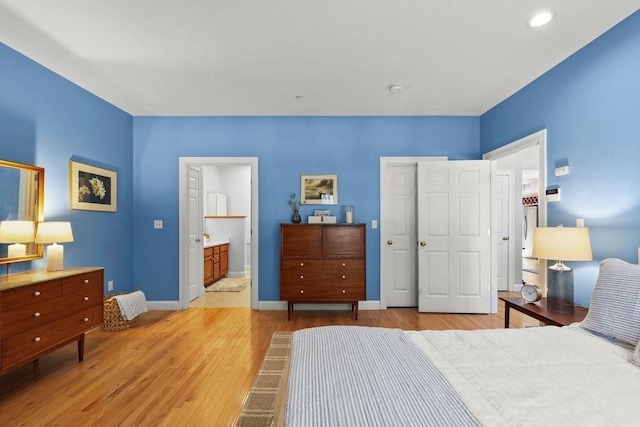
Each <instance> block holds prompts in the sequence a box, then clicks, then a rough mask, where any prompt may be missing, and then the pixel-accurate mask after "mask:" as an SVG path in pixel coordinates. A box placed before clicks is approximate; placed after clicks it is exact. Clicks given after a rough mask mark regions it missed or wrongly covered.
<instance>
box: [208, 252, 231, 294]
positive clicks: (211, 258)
mask: <svg viewBox="0 0 640 427" xmlns="http://www.w3.org/2000/svg"><path fill="white" fill-rule="evenodd" d="M228 272H229V244H228V243H224V244H221V245H215V246H209V247H207V248H204V286H205V287H206V286H209V285H211V284H212V283H214V282H216V281H218V280H220V279H222V278H223V277H224V276H226V275H227V273H228Z"/></svg>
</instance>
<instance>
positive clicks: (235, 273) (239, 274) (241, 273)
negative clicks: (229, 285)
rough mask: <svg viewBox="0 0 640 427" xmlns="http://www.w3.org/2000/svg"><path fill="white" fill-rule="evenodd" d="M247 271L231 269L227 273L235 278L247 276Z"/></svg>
mask: <svg viewBox="0 0 640 427" xmlns="http://www.w3.org/2000/svg"><path fill="white" fill-rule="evenodd" d="M246 275H247V273H246V272H245V271H230V272H228V273H227V276H226V277H229V278H235V277H246Z"/></svg>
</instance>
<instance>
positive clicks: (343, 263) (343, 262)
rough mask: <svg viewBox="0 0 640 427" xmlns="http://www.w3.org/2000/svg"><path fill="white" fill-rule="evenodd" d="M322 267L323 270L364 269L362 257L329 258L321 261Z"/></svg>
mask: <svg viewBox="0 0 640 427" xmlns="http://www.w3.org/2000/svg"><path fill="white" fill-rule="evenodd" d="M322 268H323V269H325V270H362V271H364V260H362V259H330V260H324V261H322Z"/></svg>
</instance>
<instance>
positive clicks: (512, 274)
mask: <svg viewBox="0 0 640 427" xmlns="http://www.w3.org/2000/svg"><path fill="white" fill-rule="evenodd" d="M498 175H504V176H506V177H507V179H508V181H509V193H508V195H507V197H508V203H509V211H510V212H511V215H510V216H509V218H508V220H509V225H508V230H507V234H508V235H509V236H513V235H514V233H515V230H514V224H513V223H514V222H515V214H514V211H513V207H514V203H515V202H514V197H513V191H514V185H515V184H514V181H513V170H503V171H499V173H496V177H497V176H498ZM492 183H493V184H494V185H495V184H496V183H497V179H495V180H493V181H492ZM494 206H495V204H494V202H493V190H492V194H491V215H495V212H494ZM495 225H496V226H497V223H496V224H495ZM492 226H493V224H492ZM495 229H496V230H497V228H495ZM496 239H497V236H496ZM514 242H515V240H514V239H512V238H511V237H509V240H508V243H507V245H508V247H509V249H508V250H507V252H508V253H507V263H508V265H507V270H508V273H507V277H508V278H509V284H507V290H508V291H511V290H512V289H511V283H512V282H513V281H514V280H515V274H516V272H515V266H514V263H513V262H514V259H515V254H516V249H515V244H514ZM497 261H498V260H497V258H496V262H497ZM496 265H497V264H496ZM496 274H497V267H496ZM496 279H497V276H496ZM496 290H497V291H500V289H498V286H497V285H496Z"/></svg>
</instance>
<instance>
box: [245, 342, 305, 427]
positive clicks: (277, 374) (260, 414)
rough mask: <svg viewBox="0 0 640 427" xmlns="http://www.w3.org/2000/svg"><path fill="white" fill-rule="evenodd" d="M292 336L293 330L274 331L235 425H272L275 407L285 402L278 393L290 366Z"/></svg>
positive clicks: (257, 426)
mask: <svg viewBox="0 0 640 427" xmlns="http://www.w3.org/2000/svg"><path fill="white" fill-rule="evenodd" d="M292 335H293V332H274V334H273V336H272V337H271V344H270V345H269V349H268V350H267V354H266V355H265V357H264V360H263V361H262V366H260V371H259V372H258V376H257V377H256V379H255V381H254V383H253V387H252V388H251V391H250V392H249V395H248V396H247V400H246V401H245V404H244V406H243V408H242V412H241V413H240V417H239V418H238V422H237V423H236V426H238V427H266V426H271V425H273V423H274V416H275V414H276V409H277V408H278V407H280V406H281V407H282V408H284V405H285V404H286V402H284V400H283V399H284V398H285V397H286V396H283V395H282V394H281V395H279V394H278V390H279V389H283V390H286V388H284V387H283V386H284V385H285V384H284V382H286V380H287V370H288V369H289V355H290V352H291V337H292Z"/></svg>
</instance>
